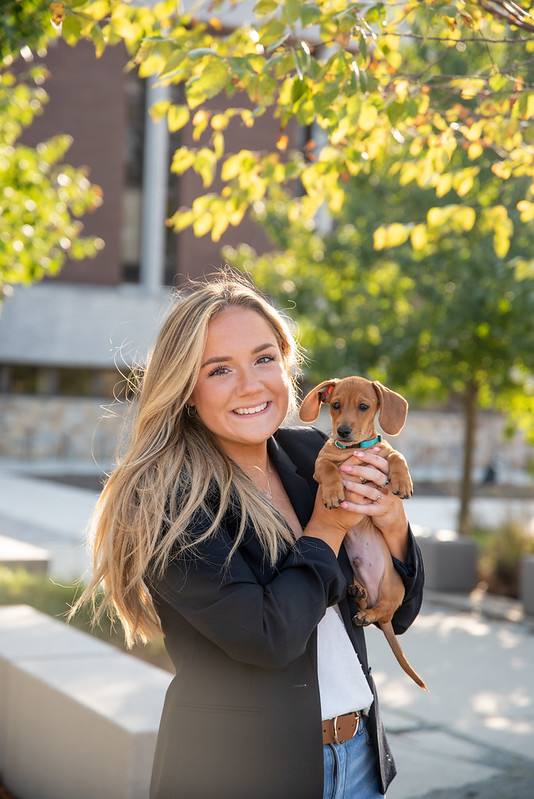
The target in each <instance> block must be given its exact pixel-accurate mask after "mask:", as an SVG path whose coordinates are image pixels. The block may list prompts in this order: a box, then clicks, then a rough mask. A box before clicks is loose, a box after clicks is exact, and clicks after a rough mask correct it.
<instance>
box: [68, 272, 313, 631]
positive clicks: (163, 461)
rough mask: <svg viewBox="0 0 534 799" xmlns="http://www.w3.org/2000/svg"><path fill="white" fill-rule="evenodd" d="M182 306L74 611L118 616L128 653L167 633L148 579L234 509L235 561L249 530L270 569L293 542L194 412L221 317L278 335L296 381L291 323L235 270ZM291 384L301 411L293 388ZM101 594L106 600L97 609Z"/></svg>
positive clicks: (160, 344) (162, 348) (164, 333)
mask: <svg viewBox="0 0 534 799" xmlns="http://www.w3.org/2000/svg"><path fill="white" fill-rule="evenodd" d="M176 299H177V302H176V304H175V306H174V308H173V309H172V311H171V312H170V314H169V315H168V317H167V319H166V321H165V322H164V324H163V326H162V328H161V331H160V333H159V336H158V339H157V341H156V344H155V347H154V350H153V352H152V355H151V357H150V359H149V362H148V364H147V366H146V370H145V372H144V376H143V378H142V382H141V390H140V392H139V394H138V397H137V399H136V402H135V404H136V408H135V418H134V422H133V426H132V430H131V433H130V436H129V445H128V447H127V449H126V452H125V453H124V455H123V457H122V458H121V459H120V461H119V463H118V465H117V467H116V469H115V470H114V471H113V473H112V474H111V476H110V477H109V479H108V480H107V482H106V484H105V486H104V489H103V491H102V494H101V496H100V499H99V501H98V503H97V506H96V509H95V513H94V516H93V520H92V524H91V532H92V535H93V537H94V545H93V546H94V550H93V560H94V571H93V577H92V580H91V582H90V584H89V585H88V586H87V588H86V589H85V591H84V593H83V594H82V596H81V597H80V599H79V600H78V602H77V603H76V605H75V606H74V608H73V610H72V613H75V612H76V609H77V607H78V606H79V605H80V604H82V603H83V602H85V601H87V600H88V599H91V600H92V602H93V610H94V618H95V621H97V620H98V619H99V618H100V616H101V615H102V613H103V612H104V610H105V609H107V610H108V612H109V611H111V612H112V613H114V614H116V615H117V616H118V617H119V619H120V620H121V622H122V625H123V627H124V631H125V637H126V642H127V644H128V645H129V646H131V645H133V643H134V642H135V641H136V640H139V641H145V642H146V641H148V640H150V639H151V638H154V637H155V636H156V635H157V634H159V633H160V632H161V629H160V623H159V619H158V616H157V613H156V611H155V608H154V605H153V603H152V599H151V596H150V593H149V590H148V588H147V585H146V582H145V580H146V578H147V575H149V574H150V573H156V574H159V575H161V574H162V573H163V571H164V569H165V567H166V565H167V563H168V562H169V557H170V554H171V552H172V555H173V557H174V556H175V555H176V553H177V552H181V553H183V552H185V551H186V550H192V551H193V552H194V549H195V547H196V546H198V545H199V544H200V543H202V542H203V541H205V540H206V539H208V538H209V537H210V536H213V535H215V533H216V531H217V528H218V526H219V524H220V523H221V520H222V518H223V517H224V515H225V513H226V511H227V509H228V507H229V505H230V503H232V504H237V507H240V508H241V521H240V527H239V531H238V535H237V537H236V539H235V542H234V543H233V548H232V551H231V552H230V554H229V558H230V557H231V556H232V554H233V553H234V552H235V550H236V548H237V547H238V546H239V544H240V542H241V539H242V537H243V534H244V531H245V526H246V524H247V522H250V523H251V524H252V526H253V527H254V529H255V531H256V535H257V536H258V539H259V541H260V543H261V546H262V549H263V552H264V554H265V556H266V558H268V559H269V560H270V561H271V562H275V561H276V559H277V557H278V556H279V554H280V552H281V551H282V549H283V548H284V547H287V546H288V545H290V544H291V543H292V541H293V539H292V536H291V534H290V532H289V531H288V528H287V526H286V525H285V524H284V522H283V521H282V519H281V517H280V516H279V514H278V513H277V511H276V510H275V509H274V508H273V507H272V505H270V503H269V502H268V501H267V500H266V498H265V496H263V494H262V493H261V492H260V491H258V490H257V489H256V487H255V486H254V484H253V483H252V482H251V481H250V480H249V478H248V477H246V475H245V474H244V473H243V472H242V471H241V470H240V469H239V467H237V465H236V464H235V463H233V462H232V461H231V460H230V459H229V458H228V457H227V456H226V455H225V454H224V452H223V451H222V450H221V449H220V447H218V446H217V443H216V441H215V439H214V438H213V436H212V434H211V432H210V431H209V430H208V429H207V428H206V427H205V425H204V424H203V423H202V422H201V420H200V418H199V417H198V416H196V415H193V416H191V415H189V413H188V408H187V400H188V399H189V397H190V396H191V392H192V390H193V388H194V386H195V384H196V381H197V378H198V375H199V370H200V363H201V357H202V354H203V351H204V347H205V343H206V337H207V333H208V325H209V322H210V320H211V319H213V318H214V317H215V316H216V315H217V314H219V313H220V312H221V311H223V310H224V309H225V308H227V307H228V306H239V307H243V308H247V309H252V310H255V311H256V312H257V313H259V314H261V315H262V316H263V317H264V318H265V319H266V320H267V322H268V323H269V325H270V326H271V327H272V329H273V331H274V333H275V335H276V338H277V342H278V344H279V347H280V352H281V354H282V358H283V361H284V364H285V366H286V368H287V370H288V374H291V375H293V373H294V368H295V366H296V365H297V363H298V361H299V355H300V353H299V348H298V345H297V343H296V341H295V339H294V337H293V335H292V334H291V332H290V328H289V325H288V324H287V322H286V320H285V319H284V317H283V316H282V315H281V314H280V313H279V312H278V311H276V310H275V309H274V308H273V307H272V306H271V304H270V303H269V302H268V301H267V300H266V299H265V298H264V297H263V296H262V295H261V294H260V293H259V292H258V290H257V289H256V288H255V287H253V286H252V285H251V284H250V283H249V282H248V281H247V280H246V279H245V278H244V277H243V276H242V275H236V274H235V273H233V272H231V271H228V270H225V271H224V272H222V273H219V275H218V277H217V278H216V279H212V280H210V281H209V282H206V283H196V284H192V290H189V291H187V292H183V293H181V294H178V295H177V297H176ZM293 378H294V375H293ZM291 385H292V388H291V390H290V395H291V396H290V405H293V406H294V404H295V384H294V380H292V381H291ZM214 486H216V488H217V492H218V495H219V497H218V503H217V509H216V511H215V512H214V508H213V507H212V505H211V506H210V504H209V502H208V492H212V491H213V489H214ZM212 504H213V503H212ZM199 512H200V513H202V512H204V514H205V517H206V518H207V519H209V520H210V521H211V523H210V524H209V527H208V528H207V529H206V530H203V531H202V532H201V533H199V534H197V535H195V531H194V530H191V529H188V526H189V525H190V523H191V521H192V518H193V516H194V515H195V514H197V513H199ZM164 531H165V532H164ZM163 533H164V534H163ZM100 589H102V590H101V596H102V601H101V602H99V603H98V606H97V605H96V603H95V595H96V594H97V593H99V592H100Z"/></svg>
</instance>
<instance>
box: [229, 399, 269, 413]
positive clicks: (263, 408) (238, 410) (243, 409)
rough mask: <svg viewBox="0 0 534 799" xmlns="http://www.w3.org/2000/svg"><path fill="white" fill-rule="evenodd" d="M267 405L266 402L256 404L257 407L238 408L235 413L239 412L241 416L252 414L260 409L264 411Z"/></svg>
mask: <svg viewBox="0 0 534 799" xmlns="http://www.w3.org/2000/svg"><path fill="white" fill-rule="evenodd" d="M266 407H267V403H266V402H264V403H263V404H262V405H256V407H255V408H236V409H235V410H234V413H237V414H238V415H239V416H250V414H252V413H259V412H260V411H264V410H265V408H266Z"/></svg>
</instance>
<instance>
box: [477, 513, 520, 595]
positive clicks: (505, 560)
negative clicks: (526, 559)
mask: <svg viewBox="0 0 534 799" xmlns="http://www.w3.org/2000/svg"><path fill="white" fill-rule="evenodd" d="M473 537H474V538H475V539H476V540H477V542H478V544H479V547H480V551H481V554H480V560H479V572H480V578H481V580H482V581H483V582H485V583H486V584H487V586H488V590H489V591H490V592H491V593H495V594H502V595H504V596H509V597H516V598H517V597H518V596H519V574H520V568H521V558H522V557H523V555H527V554H529V553H531V552H534V538H533V536H532V535H531V534H530V533H529V532H528V529H527V525H526V523H525V522H521V521H519V520H517V519H509V520H508V521H506V522H504V524H502V525H500V526H499V527H496V528H477V529H476V530H474V531H473Z"/></svg>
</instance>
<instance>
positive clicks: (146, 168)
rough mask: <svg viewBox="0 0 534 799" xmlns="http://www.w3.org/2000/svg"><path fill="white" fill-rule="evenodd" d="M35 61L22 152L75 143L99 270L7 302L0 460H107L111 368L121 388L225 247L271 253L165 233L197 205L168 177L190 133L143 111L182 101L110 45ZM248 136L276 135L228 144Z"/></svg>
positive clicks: (59, 50)
mask: <svg viewBox="0 0 534 799" xmlns="http://www.w3.org/2000/svg"><path fill="white" fill-rule="evenodd" d="M44 61H45V64H46V66H47V68H48V70H49V72H50V78H49V80H48V81H47V83H46V90H47V93H48V95H49V103H48V104H47V105H46V107H45V110H44V113H43V114H42V116H40V117H38V118H37V119H36V121H35V122H34V124H33V125H32V127H31V128H30V129H29V131H28V132H27V134H26V136H25V141H26V143H28V144H31V145H32V146H35V145H36V144H37V143H38V142H40V141H43V140H45V139H47V138H49V137H51V136H53V135H55V134H57V133H67V134H70V135H71V136H72V139H73V144H72V147H71V149H70V150H69V151H68V153H67V155H66V159H65V160H66V161H68V162H69V163H71V164H73V165H74V166H86V167H88V168H89V177H90V180H91V182H92V183H96V184H98V185H100V186H101V187H102V190H103V196H104V202H103V204H102V206H101V207H100V208H99V209H98V210H97V211H96V212H94V213H93V214H92V215H88V216H86V217H84V219H83V224H84V232H85V233H86V234H88V235H96V236H99V237H101V238H102V239H103V240H104V242H105V247H104V249H103V250H102V251H101V253H100V254H99V255H98V256H97V257H96V258H94V259H88V260H87V261H83V262H80V261H77V262H75V261H72V262H70V263H67V265H66V266H65V267H64V268H63V270H62V271H61V273H60V274H59V275H58V276H57V277H55V278H53V279H47V280H45V281H43V282H41V283H38V284H35V285H33V286H30V287H27V288H23V287H19V288H17V289H16V290H15V292H14V295H13V296H12V297H11V298H8V299H7V300H6V301H5V302H4V305H3V308H2V310H1V313H0V455H1V456H4V457H15V458H21V457H22V458H26V459H35V458H42V457H53V458H55V457H61V458H64V457H68V458H86V459H87V458H88V457H90V454H89V453H90V452H91V451H92V452H93V455H94V456H95V457H96V458H97V459H101V458H103V459H104V460H107V458H108V457H109V455H110V447H113V445H114V441H115V439H116V436H115V429H113V430H109V429H106V430H105V431H104V432H102V433H101V434H100V435H99V434H98V432H97V433H96V434H95V433H94V430H95V427H96V425H97V421H98V419H99V417H100V416H101V415H102V410H101V405H102V404H105V403H106V402H107V401H109V400H112V398H113V396H114V394H116V395H119V396H120V395H122V394H123V393H124V391H125V381H124V380H122V379H121V374H120V373H119V372H118V371H117V367H118V368H119V369H120V371H121V372H122V373H123V374H124V375H125V376H127V375H128V373H129V371H130V369H131V368H132V367H134V366H135V364H136V363H139V362H142V361H143V360H144V358H145V356H146V353H147V351H148V349H149V348H150V346H151V344H152V342H153V340H154V335H155V332H156V331H157V329H158V328H159V326H160V324H161V321H162V319H163V318H164V315H165V313H166V310H167V309H168V307H169V303H170V297H171V295H172V289H173V287H176V286H180V285H181V284H183V283H184V282H185V281H186V279H187V278H189V277H192V278H195V277H198V276H200V275H202V274H204V273H209V272H212V271H213V270H214V269H216V268H217V267H219V266H221V264H222V260H221V256H220V250H221V247H222V246H223V245H225V244H237V243H239V242H241V241H247V242H249V243H250V244H251V245H253V246H254V247H255V248H256V249H257V250H258V251H260V252H261V251H262V250H264V249H265V247H266V246H267V242H266V239H265V237H264V235H263V233H262V231H261V230H260V229H259V227H257V226H256V225H255V224H254V222H252V221H251V220H250V219H245V220H244V221H243V223H242V224H241V226H240V227H239V228H238V229H230V230H229V231H228V233H227V234H226V235H225V236H224V237H223V238H222V240H221V241H220V242H218V243H214V242H212V240H211V238H210V237H209V236H205V237H203V238H200V239H196V238H195V237H194V235H193V233H192V232H191V231H189V230H187V231H184V232H183V233H180V234H179V235H177V234H175V233H174V232H173V231H172V230H170V229H169V228H168V227H167V226H166V224H165V220H166V219H167V218H168V217H169V216H171V215H172V213H174V212H175V211H176V209H177V208H179V207H181V206H190V205H191V203H192V201H193V199H194V198H195V196H197V195H198V194H199V193H202V187H201V184H200V179H199V178H197V176H195V175H190V174H189V173H187V174H186V175H184V176H182V177H178V176H176V175H174V174H172V173H171V171H170V163H171V160H172V154H173V152H174V151H175V150H176V148H177V147H179V146H180V145H181V144H186V143H189V142H190V141H191V128H190V127H189V128H186V129H184V130H181V131H179V132H177V133H173V134H169V131H168V127H167V122H166V120H163V121H162V122H158V123H154V122H153V121H152V118H151V117H150V114H149V112H148V109H149V107H150V106H151V105H152V104H153V103H154V102H155V101H157V100H158V99H164V98H167V97H171V99H177V100H179V98H178V97H176V98H172V95H170V94H169V93H170V92H172V91H173V87H171V88H170V89H169V88H163V89H162V88H161V87H158V86H155V85H153V84H152V83H151V82H150V81H147V80H142V79H140V78H139V77H138V75H137V72H136V70H127V69H126V66H127V63H128V56H127V53H126V51H125V50H124V49H123V48H122V47H118V46H117V47H113V48H109V49H107V50H106V51H105V52H104V54H103V55H102V57H101V58H99V59H96V58H95V56H94V47H93V46H92V45H91V44H89V43H87V42H80V43H79V44H78V45H77V46H76V47H75V48H71V47H68V46H67V45H66V44H65V43H64V42H63V41H62V40H58V41H57V42H56V43H54V44H53V45H51V46H50V49H49V51H48V54H47V55H46V57H45V59H44ZM174 90H175V91H178V89H177V87H174ZM212 105H216V101H214V102H213V103H212ZM251 133H252V135H253V143H254V147H257V148H262V146H266V147H267V146H268V147H269V149H270V148H272V147H273V145H274V142H275V141H276V139H277V138H278V135H279V123H278V122H277V121H275V120H272V119H271V120H269V119H268V118H266V117H265V118H264V119H263V120H262V125H261V126H260V127H258V128H257V129H254V131H252V132H251V131H249V130H248V129H247V128H245V127H244V126H239V125H238V124H237V123H236V124H235V126H234V128H233V129H231V130H229V131H228V141H230V142H231V143H232V147H233V149H234V151H235V152H237V151H239V150H240V149H241V148H242V147H245V146H250V145H251ZM247 134H248V141H247V140H246V137H247ZM295 135H298V134H297V133H296V134H295ZM88 435H89V436H92V440H91V441H88Z"/></svg>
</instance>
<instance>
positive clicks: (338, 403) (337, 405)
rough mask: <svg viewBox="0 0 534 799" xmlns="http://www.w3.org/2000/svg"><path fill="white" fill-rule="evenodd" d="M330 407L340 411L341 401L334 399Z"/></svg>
mask: <svg viewBox="0 0 534 799" xmlns="http://www.w3.org/2000/svg"><path fill="white" fill-rule="evenodd" d="M330 407H331V408H333V409H334V410H335V411H339V409H340V408H341V403H340V402H339V400H334V402H333V403H332V404H331V405H330Z"/></svg>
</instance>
